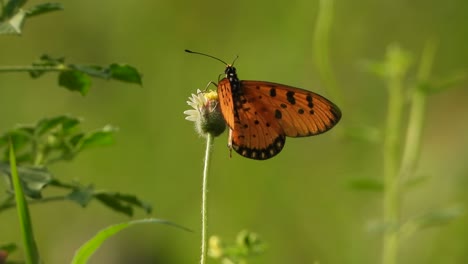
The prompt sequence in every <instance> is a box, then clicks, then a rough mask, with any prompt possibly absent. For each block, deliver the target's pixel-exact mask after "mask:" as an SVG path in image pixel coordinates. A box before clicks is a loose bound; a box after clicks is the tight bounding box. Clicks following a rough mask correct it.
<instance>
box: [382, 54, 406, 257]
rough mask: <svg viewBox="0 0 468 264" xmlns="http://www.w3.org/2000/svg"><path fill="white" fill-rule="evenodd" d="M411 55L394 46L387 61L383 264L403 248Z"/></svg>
mask: <svg viewBox="0 0 468 264" xmlns="http://www.w3.org/2000/svg"><path fill="white" fill-rule="evenodd" d="M408 65H409V58H408V56H407V54H405V53H404V52H403V51H402V50H401V49H400V48H399V47H398V46H395V45H393V46H390V47H389V49H388V51H387V60H386V62H385V67H386V77H387V78H388V80H387V81H388V87H387V88H388V109H387V124H386V128H385V139H384V149H383V170H384V171H383V173H384V185H385V191H384V199H383V218H384V219H383V220H384V224H385V225H386V229H385V233H384V236H383V253H382V263H383V264H396V263H397V256H398V247H399V237H398V226H399V222H400V202H401V201H400V199H401V195H400V177H399V167H400V144H401V127H402V115H403V107H404V101H405V98H404V89H403V77H404V75H405V73H406V71H407V68H408Z"/></svg>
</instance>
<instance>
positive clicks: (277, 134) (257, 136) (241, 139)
mask: <svg viewBox="0 0 468 264" xmlns="http://www.w3.org/2000/svg"><path fill="white" fill-rule="evenodd" d="M218 97H219V102H220V106H221V112H222V114H223V117H224V119H225V121H226V123H227V125H228V126H229V128H230V134H229V137H230V139H229V147H232V148H233V149H234V150H235V151H236V152H237V153H239V154H240V155H242V156H244V157H247V158H251V159H259V160H263V159H269V158H271V157H273V156H275V155H276V154H278V153H279V152H280V151H281V149H282V148H283V146H284V143H285V140H286V138H285V135H284V133H282V132H281V131H282V129H281V127H280V126H279V124H278V123H276V122H275V123H271V122H268V119H269V118H270V117H269V115H268V111H266V110H267V109H262V108H258V109H257V108H256V107H255V105H254V104H252V103H249V102H247V99H246V97H245V96H243V95H240V96H239V97H237V98H234V97H233V95H232V90H231V85H230V82H229V80H228V79H222V80H221V81H220V82H219V83H218ZM236 102H237V103H236ZM235 105H237V107H235Z"/></svg>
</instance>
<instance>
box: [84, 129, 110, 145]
mask: <svg viewBox="0 0 468 264" xmlns="http://www.w3.org/2000/svg"><path fill="white" fill-rule="evenodd" d="M115 131H116V128H114V127H112V126H105V127H104V128H103V129H101V130H99V131H95V132H91V133H89V134H88V135H86V136H85V138H84V139H83V144H82V145H81V149H85V148H89V147H95V146H108V145H112V144H114V142H115V139H114V133H115Z"/></svg>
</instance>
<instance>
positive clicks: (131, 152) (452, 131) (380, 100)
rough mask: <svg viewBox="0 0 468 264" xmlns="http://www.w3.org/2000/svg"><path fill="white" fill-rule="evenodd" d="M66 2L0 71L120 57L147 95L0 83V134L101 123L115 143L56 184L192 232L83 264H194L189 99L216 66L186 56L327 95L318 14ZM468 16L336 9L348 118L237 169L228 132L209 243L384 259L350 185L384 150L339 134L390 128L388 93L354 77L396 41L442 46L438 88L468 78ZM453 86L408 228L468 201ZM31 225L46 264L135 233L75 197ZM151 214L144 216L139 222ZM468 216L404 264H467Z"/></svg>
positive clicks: (369, 211) (14, 43)
mask: <svg viewBox="0 0 468 264" xmlns="http://www.w3.org/2000/svg"><path fill="white" fill-rule="evenodd" d="M31 2H39V1H31ZM63 4H64V6H65V11H63V12H55V13H51V14H48V15H44V16H40V17H37V18H32V19H30V20H28V21H27V22H26V23H27V24H26V27H25V30H24V32H23V35H22V36H21V37H16V36H2V37H1V40H0V58H1V65H25V64H29V63H31V62H32V61H34V60H36V59H37V58H38V57H39V56H40V55H41V54H43V53H48V54H50V55H52V56H56V57H57V56H65V57H66V59H67V61H68V62H70V63H91V64H99V65H107V64H109V63H111V62H122V63H129V64H131V65H134V66H136V67H137V68H138V69H139V70H140V71H141V72H142V73H143V75H144V77H143V83H144V85H143V87H138V86H135V85H127V84H125V83H120V82H114V81H110V82H107V81H102V80H94V82H93V86H92V88H91V91H90V92H89V94H88V95H87V96H86V97H82V96H81V95H79V94H78V93H71V92H69V91H66V90H65V89H62V88H60V87H58V85H57V81H56V75H55V74H48V75H46V76H44V77H43V78H40V79H38V80H32V79H30V78H29V77H28V76H27V75H26V74H2V75H1V76H0V77H1V78H0V86H1V88H0V89H1V94H0V116H1V121H0V131H2V132H4V131H6V130H8V129H9V128H11V127H13V126H15V125H16V124H18V123H33V122H35V121H37V120H39V119H40V118H42V117H45V116H54V115H59V114H62V113H69V114H72V115H74V116H79V117H83V118H84V119H85V123H84V126H85V128H86V129H95V128H98V127H102V126H104V125H105V124H108V123H110V124H113V125H116V126H118V127H120V131H119V132H118V134H117V143H116V144H115V145H113V146H111V147H107V148H99V149H93V150H90V151H87V152H85V153H83V154H82V155H80V156H79V157H78V158H77V159H76V160H75V161H73V162H71V163H65V164H60V165H56V166H54V167H52V168H51V170H52V171H53V173H54V174H55V175H56V176H57V177H60V178H61V179H64V180H72V179H79V181H80V182H82V183H90V182H92V183H94V184H95V186H96V187H97V188H106V189H108V190H115V191H122V192H127V193H135V194H138V196H139V197H141V198H142V199H144V200H146V201H148V202H150V203H151V204H152V205H153V206H154V213H153V216H155V217H158V218H165V219H169V220H171V221H174V222H176V223H178V224H180V225H183V226H186V227H188V228H191V229H193V230H194V231H195V232H194V233H187V232H183V231H180V230H177V229H174V228H170V227H167V226H159V225H146V226H139V227H134V228H132V229H130V230H127V231H125V232H123V233H121V234H119V235H118V236H116V237H115V238H113V239H112V240H109V241H108V242H107V243H105V244H104V246H103V247H102V248H101V249H100V250H99V251H98V253H97V254H96V255H95V257H94V258H93V259H92V261H91V263H197V262H198V258H199V248H200V243H199V240H200V236H199V229H200V228H199V227H200V213H199V212H200V198H201V172H202V157H203V152H204V143H205V142H204V140H203V139H202V138H200V137H199V136H198V135H197V134H196V133H195V132H194V130H193V126H192V124H191V123H189V122H187V121H185V120H184V115H183V111H184V110H187V109H189V108H188V106H187V105H186V103H185V102H186V100H187V97H188V96H189V95H190V94H191V93H193V92H195V91H196V89H197V88H204V87H205V85H206V83H207V82H208V81H210V80H214V81H216V80H217V78H218V75H219V74H220V73H222V72H223V71H224V66H223V65H221V64H220V63H218V62H216V61H214V60H211V59H208V58H203V57H200V56H193V55H189V54H186V53H184V52H183V50H184V49H186V48H189V49H193V50H196V51H201V52H206V53H209V54H212V55H214V56H218V57H220V58H221V59H223V60H225V61H228V62H231V61H232V60H233V59H234V58H235V56H236V55H239V59H238V60H237V61H236V66H237V68H238V73H239V77H240V78H241V79H257V80H268V81H272V82H279V83H284V84H289V85H292V86H297V87H303V88H306V89H310V90H313V91H315V92H318V93H321V94H324V95H327V93H326V90H325V89H323V88H321V83H320V81H319V76H318V73H317V69H316V67H315V65H314V57H313V33H314V27H315V21H316V18H317V12H318V7H319V3H318V1H307V0H303V1H244V0H241V1H181V0H159V1H150V0H140V1H91V0H81V1H63ZM467 14H468V2H467V1H466V0H451V1H435V0H426V1H404V0H396V1H371V0H360V1H335V10H334V21H333V22H334V24H333V28H332V32H331V35H330V47H329V49H330V52H331V60H332V61H331V63H332V65H333V69H334V73H335V76H336V79H337V83H338V86H339V88H340V90H341V92H342V94H343V97H344V99H345V104H344V105H343V106H342V112H343V120H342V122H341V123H340V125H338V126H337V127H336V128H335V129H333V130H332V131H331V132H329V133H327V134H324V135H321V136H318V137H312V138H302V139H288V140H287V141H288V143H287V146H286V147H285V149H284V150H283V152H282V153H281V154H280V155H279V156H277V157H275V158H274V159H271V160H267V161H254V160H248V159H245V158H243V157H241V156H239V155H237V154H234V155H233V157H232V158H229V152H228V150H227V148H226V142H227V136H226V135H222V136H221V137H219V138H217V139H216V140H215V144H216V146H215V149H214V153H213V160H212V173H211V175H210V179H209V193H208V197H209V234H217V235H220V236H221V237H222V238H224V239H227V240H231V239H234V237H235V235H236V234H237V233H238V232H239V231H240V230H242V229H249V230H252V231H255V232H257V233H258V234H260V235H261V237H262V238H263V239H264V240H265V241H267V243H268V247H269V249H268V251H267V252H266V253H265V254H263V255H261V256H258V257H256V258H254V259H252V261H251V263H254V264H255V263H256V264H260V263H314V261H317V263H322V264H325V263H378V262H379V261H380V254H381V235H380V234H379V233H375V232H369V231H368V229H369V226H371V225H372V224H374V223H376V222H378V221H379V220H380V219H381V216H382V209H381V204H382V199H381V193H378V192H362V191H356V190H353V189H351V188H350V187H349V182H350V181H352V180H353V179H356V178H375V179H380V178H381V177H382V176H381V175H382V162H381V150H382V145H381V143H379V142H377V143H369V142H363V141H356V140H351V139H347V138H342V137H340V136H339V135H340V134H342V132H345V131H343V130H344V129H345V128H344V127H345V126H346V127H353V126H356V127H359V126H370V127H376V128H377V129H382V128H383V127H384V124H385V110H386V99H387V97H386V90H385V84H384V83H383V82H382V81H381V80H379V79H378V78H376V77H375V76H372V75H371V74H369V73H366V72H363V71H362V70H361V69H360V67H359V65H360V63H362V62H363V61H365V60H381V59H382V58H383V57H384V54H385V50H386V47H387V46H388V45H389V44H391V43H394V42H398V43H399V44H400V45H401V46H402V47H403V48H405V49H407V50H409V51H411V52H413V54H414V58H415V60H416V61H417V60H418V59H419V56H420V54H421V50H422V48H423V46H424V44H425V43H426V41H427V40H428V39H431V38H432V39H437V40H438V42H439V47H438V50H437V54H436V61H435V64H434V71H433V76H434V77H440V76H445V75H447V74H450V73H452V72H456V71H459V70H463V69H465V70H466V69H467V68H468V67H467V65H468V48H467V42H468V16H467ZM413 72H414V71H413ZM413 76H414V75H413ZM409 81H411V79H410V80H409ZM458 86H461V87H459V89H451V90H447V91H445V92H443V93H440V94H435V95H433V96H431V97H430V98H429V102H428V111H427V120H426V127H425V131H424V138H423V149H422V152H423V153H422V157H421V162H420V168H419V170H418V173H420V174H421V175H427V176H430V179H429V180H428V181H426V182H424V184H422V185H420V186H418V187H417V188H414V189H412V190H411V192H409V193H408V194H407V195H406V196H405V197H404V207H403V217H404V218H405V219H407V218H409V217H412V216H417V215H420V214H424V213H426V212H430V211H431V210H435V209H440V208H446V207H450V206H453V205H462V206H463V205H466V203H467V201H468V194H467V192H466V189H467V186H468V178H467V176H468V165H467V163H466V161H467V157H468V150H467V146H468V136H467V135H468V133H467V131H468V119H467V115H468V104H467V103H466V101H467V99H468V90H467V89H466V86H467V83H466V82H465V83H463V84H461V85H458ZM330 99H331V100H333V99H334V98H330ZM1 184H3V183H1ZM2 186H3V185H2ZM2 189H4V188H2ZM32 217H33V221H34V224H35V232H36V236H37V240H38V244H39V248H40V251H41V253H42V255H43V258H44V259H45V263H69V262H70V260H71V258H72V256H73V253H74V251H75V249H77V248H78V247H79V246H80V245H81V244H82V243H84V242H85V241H86V240H87V239H89V238H90V237H91V236H92V235H94V234H95V233H96V232H97V231H98V230H99V229H101V228H103V227H105V226H108V225H111V224H114V223H117V222H121V221H125V220H128V218H126V217H124V216H122V215H119V214H117V213H114V212H111V211H109V210H106V209H104V208H103V206H102V205H100V204H98V203H93V204H91V206H89V207H88V208H86V209H81V208H79V207H78V206H76V205H75V204H72V203H68V202H63V203H62V202H60V203H50V204H44V205H37V206H32ZM143 217H146V215H144V214H143V213H142V212H138V214H137V215H136V216H135V218H143ZM0 219H1V220H0V242H1V243H6V242H12V241H13V242H17V243H20V235H19V229H18V224H17V216H16V213H15V211H13V210H10V211H7V212H5V213H2V214H1V216H0ZM467 221H468V219H467V217H466V216H462V217H461V218H459V219H457V220H455V221H453V222H452V223H450V224H448V225H445V226H442V227H437V228H433V229H427V230H424V231H421V232H418V233H416V234H415V235H414V236H412V237H411V238H409V239H408V240H405V241H404V242H402V245H401V254H400V263H468V224H467V223H468V222H467ZM12 258H15V259H19V258H21V254H15V255H14V256H12ZM209 263H215V261H213V260H210V262H209Z"/></svg>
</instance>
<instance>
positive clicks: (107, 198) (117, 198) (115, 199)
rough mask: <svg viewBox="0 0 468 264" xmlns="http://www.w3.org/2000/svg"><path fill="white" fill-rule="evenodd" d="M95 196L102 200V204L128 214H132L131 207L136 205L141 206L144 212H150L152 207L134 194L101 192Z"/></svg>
mask: <svg viewBox="0 0 468 264" xmlns="http://www.w3.org/2000/svg"><path fill="white" fill-rule="evenodd" d="M95 197H96V198H97V199H98V200H99V201H100V202H102V203H103V204H104V205H106V206H108V207H110V208H111V209H113V210H115V211H118V212H121V213H124V214H126V215H128V216H132V215H133V207H132V206H136V207H139V208H142V209H144V210H145V211H146V213H148V214H149V213H151V211H152V208H151V206H150V205H149V204H147V203H145V202H143V201H141V200H140V199H138V197H136V196H135V195H129V194H121V193H111V192H101V193H98V194H96V195H95Z"/></svg>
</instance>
